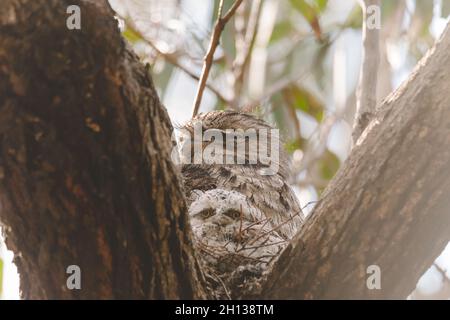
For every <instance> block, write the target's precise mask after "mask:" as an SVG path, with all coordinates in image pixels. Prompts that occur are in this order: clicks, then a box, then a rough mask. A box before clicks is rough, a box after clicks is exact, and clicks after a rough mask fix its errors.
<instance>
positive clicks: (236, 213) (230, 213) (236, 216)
mask: <svg viewBox="0 0 450 320" xmlns="http://www.w3.org/2000/svg"><path fill="white" fill-rule="evenodd" d="M223 214H224V215H226V216H228V217H230V218H231V219H234V220H237V219H239V218H240V217H241V213H240V212H239V211H237V210H235V209H229V210H227V211H225V212H224V213H223Z"/></svg>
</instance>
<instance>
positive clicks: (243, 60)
mask: <svg viewBox="0 0 450 320" xmlns="http://www.w3.org/2000/svg"><path fill="white" fill-rule="evenodd" d="M261 4H262V1H261V0H253V1H252V6H251V9H250V15H249V19H248V24H247V28H246V30H245V35H244V36H243V39H239V40H240V43H239V45H238V43H236V49H237V53H236V58H235V59H234V61H233V78H234V79H233V81H234V84H233V85H234V105H236V106H238V105H239V96H240V94H241V90H242V83H243V78H244V73H245V69H246V67H247V65H248V63H249V60H250V56H251V52H252V49H253V45H254V43H255V38H256V33H257V31H258V22H259V17H260V14H261Z"/></svg>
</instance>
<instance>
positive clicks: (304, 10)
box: [290, 0, 317, 22]
mask: <svg viewBox="0 0 450 320" xmlns="http://www.w3.org/2000/svg"><path fill="white" fill-rule="evenodd" d="M290 2H291V5H292V6H293V7H294V8H295V9H297V11H299V12H300V13H301V14H302V15H303V16H304V17H305V19H306V20H308V22H311V21H313V20H314V18H315V17H316V13H317V10H316V9H315V8H314V7H313V6H312V5H310V4H309V3H308V2H307V1H306V0H290Z"/></svg>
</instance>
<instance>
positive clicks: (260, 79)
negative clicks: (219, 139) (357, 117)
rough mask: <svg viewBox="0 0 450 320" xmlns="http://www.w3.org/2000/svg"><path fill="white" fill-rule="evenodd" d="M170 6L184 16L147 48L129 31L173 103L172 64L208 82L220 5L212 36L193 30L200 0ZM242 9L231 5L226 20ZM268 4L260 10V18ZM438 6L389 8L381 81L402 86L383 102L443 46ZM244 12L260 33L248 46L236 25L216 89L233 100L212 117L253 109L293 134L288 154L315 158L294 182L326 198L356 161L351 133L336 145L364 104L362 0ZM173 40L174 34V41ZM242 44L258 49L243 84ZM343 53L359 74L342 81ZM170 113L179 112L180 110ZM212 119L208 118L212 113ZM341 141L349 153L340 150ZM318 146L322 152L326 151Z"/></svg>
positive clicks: (267, 0) (224, 43) (303, 2)
mask: <svg viewBox="0 0 450 320" xmlns="http://www.w3.org/2000/svg"><path fill="white" fill-rule="evenodd" d="M130 1H132V0H130ZM134 1H136V0H134ZM132 2H133V1H132ZM169 2H170V3H172V6H174V7H175V9H167V8H166V9H165V12H169V11H170V12H174V14H172V16H169V17H168V18H167V19H165V20H159V21H158V25H157V26H158V27H160V28H161V29H163V30H164V31H165V32H166V33H163V34H160V33H158V32H152V33H151V34H146V36H145V41H143V39H142V38H141V37H140V35H138V34H136V33H134V32H132V31H130V29H125V31H124V32H123V35H124V37H125V38H126V39H127V40H128V41H129V42H130V43H132V44H133V46H134V47H135V50H136V51H137V52H138V54H140V56H141V57H142V59H143V60H144V61H145V62H148V63H149V65H150V67H151V68H152V74H153V76H154V80H155V84H156V86H157V88H158V90H159V91H160V93H162V94H163V96H171V95H177V92H170V91H167V90H168V89H167V88H168V87H170V84H171V83H173V81H174V79H176V76H175V75H176V74H177V73H178V72H180V71H179V66H178V67H174V65H173V63H172V62H171V61H173V60H174V59H175V60H176V61H177V63H179V64H181V65H182V66H183V67H184V68H186V69H188V70H189V71H192V73H194V74H196V75H200V73H201V69H202V64H203V56H204V54H205V52H206V50H207V48H208V45H209V40H210V35H211V30H212V28H213V25H214V23H215V21H216V19H217V11H218V10H217V9H218V5H219V1H218V0H215V1H212V2H210V3H209V4H208V6H209V11H210V14H209V15H208V16H207V21H206V22H207V24H208V25H209V27H207V28H203V27H200V26H198V25H196V24H195V23H196V22H193V18H192V12H191V11H189V10H188V9H186V8H189V6H192V4H193V3H194V2H193V1H188V0H185V1H176V0H170V1H167V2H165V5H166V7H167V6H168V3H169ZM233 2H234V1H233V0H225V2H224V9H223V12H226V11H227V10H228V9H229V8H230V7H231V5H232V4H233ZM124 3H128V2H127V1H124ZM144 3H145V5H146V6H145V7H144V6H143V4H144ZM153 3H155V4H158V7H159V6H161V4H160V3H159V2H157V1H155V0H148V1H142V0H141V1H140V5H141V7H140V8H138V9H137V11H139V12H140V11H142V10H144V8H145V10H147V9H148V8H149V7H151V5H152V4H153ZM183 3H184V4H185V6H183V5H182V4H183ZM258 4H259V5H260V8H259V10H254V9H255V8H254V6H258ZM437 4H438V1H433V0H412V1H403V0H402V1H393V0H382V7H381V10H382V23H383V27H385V29H382V32H381V37H382V39H381V41H384V43H385V46H383V48H385V52H382V53H381V54H382V55H385V58H386V59H385V60H387V61H388V63H387V65H385V66H382V67H383V68H384V69H382V70H380V72H382V73H386V74H387V76H388V79H389V77H390V78H391V79H392V81H391V82H392V84H390V83H389V84H387V85H386V86H385V87H386V88H388V89H387V90H388V91H387V92H383V95H386V94H387V93H389V91H390V90H392V89H394V86H395V85H398V83H399V81H400V80H398V79H400V77H399V75H403V74H407V73H408V72H409V71H411V69H412V68H413V66H414V65H415V64H416V63H417V61H418V60H419V59H420V58H421V57H422V56H423V55H424V54H425V52H426V50H427V49H428V48H430V46H431V45H432V44H433V42H434V40H435V39H434V37H433V35H432V32H431V31H430V30H431V25H432V23H433V21H435V20H436V19H437V18H438V17H437V10H436V8H437V7H436V5H437ZM241 6H242V7H243V8H241V9H242V10H240V11H238V13H237V15H240V18H243V19H244V21H245V22H246V23H248V22H249V21H251V18H252V16H251V15H252V14H254V13H258V16H257V17H256V18H257V19H258V27H257V29H256V34H254V36H253V37H251V35H250V37H247V36H248V35H246V34H245V33H246V32H247V30H248V29H247V27H248V24H246V25H244V26H243V30H242V29H239V28H238V27H237V26H236V23H235V21H234V19H232V20H231V21H230V22H229V23H228V24H227V26H226V27H225V28H224V30H223V33H222V37H221V41H220V46H219V48H218V49H217V50H216V53H215V56H214V58H215V60H214V64H213V66H212V70H211V74H210V76H209V79H208V83H209V84H211V85H212V86H213V87H214V88H215V89H217V90H218V91H219V92H220V93H221V94H222V95H223V96H224V97H225V98H227V99H228V100H226V101H224V100H223V99H219V98H217V99H215V103H214V104H213V105H209V106H208V107H206V108H207V109H224V108H227V107H230V106H231V107H233V108H237V109H239V108H244V109H245V110H251V112H254V113H256V114H257V115H258V116H261V117H264V118H265V119H266V120H268V121H271V122H274V123H275V124H276V125H277V126H278V127H279V128H280V129H281V130H282V132H283V134H284V141H285V144H284V145H285V147H286V150H287V151H288V152H289V154H291V155H294V154H295V151H296V150H301V151H302V154H303V155H304V156H303V157H304V158H310V159H314V161H313V162H312V163H311V164H309V165H308V167H304V166H302V165H301V164H300V165H298V164H297V165H294V168H299V169H294V172H293V175H295V176H297V175H298V179H296V180H295V181H298V182H299V183H300V184H301V183H302V181H308V183H309V184H310V186H312V187H314V188H315V189H316V190H317V191H318V192H319V193H320V192H321V190H323V188H324V186H326V184H327V182H328V181H329V180H330V179H331V178H332V177H333V176H334V174H335V173H336V171H337V170H338V169H339V166H340V165H341V163H342V161H343V160H344V159H345V157H346V156H347V152H348V150H347V151H345V145H349V138H350V137H349V134H347V135H342V133H341V135H342V136H339V137H338V138H336V137H335V139H333V141H334V143H335V145H329V144H328V141H329V137H328V135H330V133H331V132H333V131H332V128H333V126H334V123H337V122H338V121H339V120H344V122H345V123H347V127H348V128H351V126H352V123H351V122H352V112H353V111H354V105H353V104H354V99H350V97H352V96H353V95H354V94H355V89H356V86H357V79H358V74H359V63H360V60H359V58H358V54H359V53H358V52H360V49H359V48H360V47H361V40H360V35H361V25H362V10H361V7H360V6H359V4H358V1H356V0H347V1H345V2H344V1H341V0H289V1H272V0H261V1H257V0H252V1H243V4H242V5H241ZM148 10H149V11H151V9H148ZM192 10H195V9H192ZM130 12H131V11H130ZM449 12H450V1H447V0H444V1H441V16H442V17H447V16H448V14H449ZM262 17H263V18H262ZM171 18H173V19H172V20H176V21H177V23H180V24H184V25H183V27H181V28H177V29H174V28H172V27H171V26H170V25H171V24H173V21H172V20H171ZM129 19H131V20H133V14H130V15H129ZM166 20H167V21H166ZM133 21H134V20H133ZM197 23H198V22H197ZM241 27H242V25H241ZM170 30H172V31H170ZM167 32H169V33H170V32H172V34H171V35H170V34H169V35H167ZM153 34H157V36H153ZM355 34H356V35H357V36H356V37H355V36H354V35H355ZM358 37H359V38H358ZM173 39H176V41H174V40H173ZM242 39H246V41H248V40H249V39H250V40H251V42H250V43H248V45H249V46H248V49H249V52H248V54H247V57H245V61H244V63H243V68H244V69H243V70H242V71H243V76H242V78H240V79H236V78H234V76H235V75H236V74H238V73H239V72H237V71H239V70H236V68H237V67H236V66H237V65H238V64H237V62H236V61H237V60H236V59H237V57H238V56H239V54H242V52H240V50H243V49H242V48H243V46H242ZM146 41H147V42H148V41H151V42H152V44H153V45H154V46H156V47H157V48H158V50H159V52H155V50H150V53H149V50H148V49H149V48H146V50H144V49H143V47H144V46H143V43H144V42H146ZM239 41H241V42H239ZM338 43H340V44H339V45H338ZM244 47H245V46H244ZM337 53H339V54H344V55H345V62H346V65H345V66H344V69H345V70H346V72H347V73H349V74H342V75H340V74H338V75H337V76H336V75H335V72H337V69H335V67H336V65H335V63H334V62H333V61H334V59H335V58H336V54H337ZM244 54H245V52H244ZM241 58H242V57H241ZM350 72H351V73H352V74H350ZM346 77H347V78H351V79H352V80H348V79H346ZM192 81H193V83H194V84H193V85H192V88H191V89H190V90H191V91H192V92H195V89H196V84H197V82H196V80H192ZM240 81H241V82H242V83H239V82H240ZM236 82H238V83H237V84H236ZM339 82H341V83H342V82H344V83H345V85H344V86H341V87H342V88H344V89H345V90H346V92H344V94H343V96H344V97H347V101H344V102H340V103H341V104H342V103H344V105H341V106H340V108H341V109H342V110H340V111H337V109H336V108H337V103H338V102H337V101H336V92H335V89H334V88H335V87H336V84H338V85H339ZM338 87H339V86H338ZM182 89H183V90H185V89H186V87H184V86H183V88H182ZM171 90H172V89H171ZM186 90H187V89H186ZM191 94H193V93H191ZM181 104H182V106H181ZM191 104H192V101H186V102H180V105H178V104H177V106H176V108H186V109H189V108H190V106H191ZM249 106H252V107H251V108H250V107H249ZM168 108H169V111H170V106H168ZM202 110H203V111H205V107H203V108H202ZM186 114H189V110H187V112H186ZM330 115H331V116H333V119H334V123H331V124H330V123H329V122H330V121H327V120H328V116H330ZM335 134H336V133H335ZM336 141H337V142H336ZM339 142H342V145H343V146H344V147H342V146H340V147H339V146H336V143H337V144H339ZM317 144H319V145H320V144H321V145H322V147H316V146H317ZM333 147H334V148H333ZM316 153H317V154H316ZM294 158H295V157H294ZM293 160H294V162H295V161H299V160H298V159H297V160H296V159H293ZM300 161H301V160H300ZM294 164H295V163H294ZM295 170H301V171H302V172H299V171H295Z"/></svg>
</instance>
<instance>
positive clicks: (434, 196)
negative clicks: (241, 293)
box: [262, 26, 450, 299]
mask: <svg viewBox="0 0 450 320" xmlns="http://www.w3.org/2000/svg"><path fill="white" fill-rule="evenodd" d="M449 52H450V26H447V29H446V31H445V32H444V34H443V36H442V39H441V40H440V42H438V43H437V44H436V46H435V47H434V48H433V49H432V50H431V51H430V52H429V54H428V55H427V56H426V57H425V58H424V59H423V60H422V61H421V62H420V63H419V65H418V67H417V69H416V70H415V71H414V72H413V74H412V75H411V77H410V79H409V80H408V81H407V82H406V83H405V84H404V85H403V86H402V87H401V88H399V89H398V90H397V91H396V92H395V93H393V94H392V95H391V96H390V97H389V98H388V99H387V100H386V101H385V103H384V104H383V105H382V106H381V108H380V110H379V113H378V114H377V115H376V117H374V119H373V120H372V122H371V123H369V125H368V127H367V129H366V130H365V132H364V134H363V135H362V136H361V137H360V139H359V140H358V143H357V144H356V146H355V148H354V149H353V151H352V153H351V154H350V156H349V158H348V159H347V161H346V162H345V163H344V165H343V167H342V168H341V169H340V171H339V172H338V174H337V175H336V176H335V178H334V179H333V180H332V182H331V183H330V185H329V186H328V187H327V189H326V191H325V192H324V194H323V198H322V200H321V201H320V203H319V204H318V205H317V207H316V208H315V210H314V211H313V213H312V214H311V216H310V217H309V219H308V220H307V221H306V224H305V225H304V227H303V229H302V230H301V231H300V233H299V234H298V235H297V236H296V237H295V239H294V240H293V241H292V243H291V244H290V245H289V246H288V248H287V250H286V251H285V252H283V254H282V255H281V257H280V259H279V260H278V261H277V263H276V265H275V266H274V269H273V270H272V271H271V274H270V275H269V277H268V280H267V282H266V283H265V286H264V288H263V291H262V292H263V295H264V297H265V298H276V299H280V298H281V299H282V298H289V299H305V298H306V299H333V298H335V299H348V298H357V299H366V298H397V299H403V298H406V297H407V296H408V295H409V293H411V292H412V290H413V289H414V287H415V285H416V283H417V280H418V279H419V278H420V276H421V275H422V274H423V272H425V270H427V268H428V267H429V266H430V265H431V264H432V263H433V261H434V259H435V258H436V257H437V256H438V255H439V254H440V253H441V252H442V250H443V249H444V248H445V246H446V244H447V243H448V241H449V239H450V214H449V212H448V208H449V207H450V199H449V197H448V194H449V193H450V166H449V163H450V151H449V150H450V106H449V104H448V99H445V97H443V94H445V93H446V92H449V90H450V74H449V73H448V70H447V68H444V67H443V66H448V65H450V55H449V54H448V53H449ZM370 265H377V266H379V267H380V270H381V290H369V289H368V287H367V286H366V280H367V278H368V276H369V275H368V274H367V273H366V271H367V268H368V266H370Z"/></svg>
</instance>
